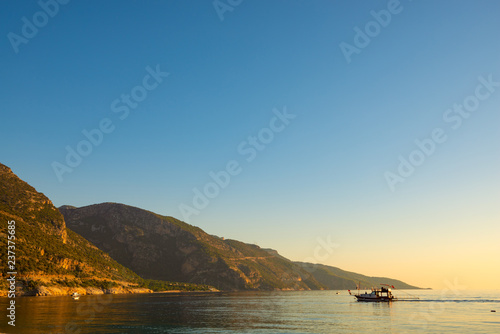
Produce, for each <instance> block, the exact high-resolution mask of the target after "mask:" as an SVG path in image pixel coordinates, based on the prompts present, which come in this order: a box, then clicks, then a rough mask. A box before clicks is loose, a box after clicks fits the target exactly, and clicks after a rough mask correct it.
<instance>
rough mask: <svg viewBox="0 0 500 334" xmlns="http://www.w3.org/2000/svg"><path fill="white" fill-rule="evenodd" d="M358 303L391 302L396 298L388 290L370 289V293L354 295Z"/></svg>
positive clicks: (382, 288)
mask: <svg viewBox="0 0 500 334" xmlns="http://www.w3.org/2000/svg"><path fill="white" fill-rule="evenodd" d="M354 297H356V299H357V300H358V302H391V301H393V300H397V298H396V297H395V296H394V295H393V294H392V293H391V289H390V288H384V287H381V288H380V289H372V292H371V293H366V292H365V293H358V294H357V295H354Z"/></svg>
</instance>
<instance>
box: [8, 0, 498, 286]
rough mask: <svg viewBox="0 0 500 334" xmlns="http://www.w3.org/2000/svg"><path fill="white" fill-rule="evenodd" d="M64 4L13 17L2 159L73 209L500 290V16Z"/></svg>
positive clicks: (486, 11)
mask: <svg viewBox="0 0 500 334" xmlns="http://www.w3.org/2000/svg"><path fill="white" fill-rule="evenodd" d="M66 1H67V0H64V1H63V0H59V2H55V0H42V1H41V2H40V3H38V2H35V1H2V2H1V3H0V34H1V35H2V36H3V37H2V39H1V43H0V57H1V62H0V75H1V79H2V88H1V90H0V96H1V99H0V110H1V122H0V140H1V142H2V145H1V147H0V159H1V160H0V161H1V162H2V163H4V164H6V165H8V166H9V167H11V168H12V169H13V171H14V172H15V173H16V174H18V175H19V176H20V177H21V178H22V179H24V180H26V181H27V182H29V183H30V184H31V185H33V186H34V187H35V188H36V189H37V190H38V191H41V192H43V193H45V194H46V195H47V196H48V197H49V198H50V199H51V200H52V201H53V202H54V204H55V205H56V206H60V205H64V204H69V205H74V206H84V205H89V204H94V203H101V202H119V203H125V204H129V205H133V206H137V207H141V208H144V209H147V210H151V211H154V212H157V213H160V214H164V215H170V216H174V217H177V218H180V219H185V220H187V221H188V222H189V223H191V224H193V225H197V226H200V227H201V228H203V229H204V230H205V231H207V232H208V233H211V234H216V235H219V236H224V237H226V238H233V239H238V240H241V241H245V242H250V243H256V244H258V245H260V246H262V247H270V248H274V249H277V250H278V251H279V252H280V253H281V254H283V255H284V256H286V257H288V258H290V259H292V260H298V261H301V260H308V261H312V262H320V263H325V264H329V265H334V266H338V267H340V268H343V269H346V270H352V271H356V272H360V273H364V274H367V275H384V276H389V277H394V278H399V279H402V280H404V281H406V282H408V283H410V284H415V285H420V286H424V287H433V288H447V287H449V286H450V284H451V285H453V284H459V285H461V286H465V287H467V288H500V286H499V285H498V282H499V281H500V243H499V242H498V240H499V236H500V224H499V223H500V177H499V170H500V155H499V153H500V140H499V139H500V131H499V125H500V114H499V111H500V109H499V107H500V84H499V82H500V43H499V42H498V41H499V32H500V20H498V14H499V13H500V2H498V1H496V0H491V1H487V0H484V1H480V2H479V1H452V0H448V1H424V0H419V1H409V0H401V1H400V2H397V1H394V0H391V1H264V0H261V1H257V0H252V1H250V0H246V1H239V0H231V1H229V0H220V1H218V2H215V5H214V2H213V1H211V0H207V1H76V0H73V1H70V2H68V3H65V2H66ZM44 8H45V9H44ZM167 73H168V74H167ZM96 129H98V130H96ZM85 131H86V132H85ZM84 132H85V133H87V136H88V137H90V139H88V138H87V137H86V135H85V134H84ZM68 150H69V151H71V152H73V150H74V152H73V153H71V154H69V156H68V152H69V151H68ZM76 155H78V156H76ZM220 171H223V172H222V173H221V172H220ZM211 172H213V173H215V174H212V176H211V174H210V173H211ZM214 175H218V183H216V182H214V180H213V178H214ZM215 178H217V177H215ZM200 194H201V195H200ZM328 244H330V247H328ZM325 245H326V246H325ZM332 245H334V246H332ZM447 282H448V283H447Z"/></svg>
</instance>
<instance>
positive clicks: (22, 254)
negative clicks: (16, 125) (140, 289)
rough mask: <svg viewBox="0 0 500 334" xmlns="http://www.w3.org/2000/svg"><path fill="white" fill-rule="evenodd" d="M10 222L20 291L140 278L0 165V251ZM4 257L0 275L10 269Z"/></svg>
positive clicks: (1, 285)
mask: <svg viewBox="0 0 500 334" xmlns="http://www.w3.org/2000/svg"><path fill="white" fill-rule="evenodd" d="M9 221H15V224H14V225H15V239H13V240H11V242H14V244H12V243H11V246H14V248H12V247H11V250H12V251H13V252H14V256H15V271H16V272H17V276H16V280H17V284H18V288H19V289H22V290H24V293H29V291H35V290H36V289H39V288H40V287H41V286H43V284H47V285H51V286H58V285H61V284H62V285H63V286H65V287H77V286H79V285H84V286H91V285H92V284H102V285H103V286H106V282H109V286H112V287H119V286H121V285H123V284H125V285H126V286H127V287H128V285H129V284H133V283H134V282H136V281H139V280H140V277H139V276H137V275H136V274H135V273H134V272H132V271H131V270H129V269H127V268H125V267H123V266H122V265H120V264H118V263H117V262H116V261H114V260H113V259H112V258H111V257H110V256H109V255H108V254H106V253H104V252H103V251H101V250H99V249H98V248H96V247H95V246H94V245H92V244H91V243H89V242H88V241H87V240H85V239H84V238H82V237H81V236H79V235H77V234H76V233H74V232H73V231H71V230H68V229H67V228H66V224H65V221H64V217H63V216H62V214H61V213H60V212H59V211H58V210H57V208H55V207H54V205H53V204H52V202H51V201H50V200H49V199H48V198H47V197H46V196H45V195H44V194H42V193H40V192H37V191H36V190H35V188H33V187H32V186H30V185H29V184H28V183H26V182H24V181H22V180H21V179H19V178H18V177H17V176H16V175H15V174H14V173H13V172H12V171H11V169H10V168H8V167H7V166H5V165H3V164H0V248H1V249H2V251H5V253H7V231H8V230H7V226H8V222H9ZM5 260H6V256H2V257H1V260H0V277H3V276H4V275H6V273H7V272H9V271H13V270H7V268H8V267H7V263H6V261H5ZM9 264H12V263H9ZM35 278H36V279H35ZM62 278H64V279H62ZM0 281H1V283H0V290H3V291H4V292H5V290H6V288H7V286H6V280H5V278H2V279H1V280H0ZM116 282H123V284H122V283H116ZM41 284H42V285H41ZM28 290H29V291H28ZM20 292H21V291H20Z"/></svg>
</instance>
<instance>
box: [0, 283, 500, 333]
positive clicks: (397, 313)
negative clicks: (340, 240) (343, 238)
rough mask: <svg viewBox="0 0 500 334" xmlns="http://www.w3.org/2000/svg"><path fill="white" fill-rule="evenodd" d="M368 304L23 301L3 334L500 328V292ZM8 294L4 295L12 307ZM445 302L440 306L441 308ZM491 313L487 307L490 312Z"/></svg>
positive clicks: (316, 299)
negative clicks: (446, 299)
mask: <svg viewBox="0 0 500 334" xmlns="http://www.w3.org/2000/svg"><path fill="white" fill-rule="evenodd" d="M424 293H427V294H429V296H430V297H429V298H427V299H425V298H424V300H422V301H421V302H401V301H400V302H393V303H360V302H357V301H355V300H354V298H353V297H352V296H349V295H335V293H334V292H331V291H305V292H270V293H264V292H258V293H257V292H255V293H234V294H208V295H207V294H202V295H194V294H189V295H171V294H146V295H104V296H82V297H81V298H80V300H78V301H75V300H73V299H71V297H69V296H68V297H25V298H17V299H16V311H17V312H16V315H17V319H16V327H15V329H14V328H11V327H10V326H8V325H7V322H6V321H3V322H2V323H1V324H0V332H2V333H5V332H7V333H23V334H31V333H34V334H38V333H44V334H45V333H81V334H85V333H199V332H204V333H235V332H240V333H256V332H258V333H277V332H282V333H283V332H285V333H294V332H295V333H330V332H335V333H352V332H370V333H390V332H393V333H406V332H426V333H428V332H432V330H433V331H434V333H446V332H450V333H452V332H454V331H455V330H456V329H457V326H459V327H460V328H462V329H465V328H467V327H468V326H471V324H475V325H478V324H479V325H480V326H483V328H491V327H492V326H498V323H499V322H498V321H499V317H498V315H500V313H491V312H490V309H493V308H494V307H495V306H494V305H492V304H491V303H492V302H493V303H497V304H496V305H497V306H498V300H499V298H500V296H498V293H497V294H495V296H497V297H491V294H490V295H487V297H488V298H487V299H485V298H483V299H481V298H479V301H482V302H479V301H478V302H475V300H476V299H478V298H473V297H467V298H466V299H464V301H463V302H443V301H442V300H438V299H437V298H436V297H437V296H438V295H437V293H436V292H422V294H424ZM7 302H8V299H6V298H0V307H1V308H2V309H4V310H5V308H6V306H7ZM437 304H439V305H437ZM485 310H487V312H485Z"/></svg>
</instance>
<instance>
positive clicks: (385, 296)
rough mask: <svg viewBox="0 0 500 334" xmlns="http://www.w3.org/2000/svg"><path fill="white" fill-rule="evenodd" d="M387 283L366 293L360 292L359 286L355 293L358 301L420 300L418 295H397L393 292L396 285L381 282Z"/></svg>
mask: <svg viewBox="0 0 500 334" xmlns="http://www.w3.org/2000/svg"><path fill="white" fill-rule="evenodd" d="M381 285H385V286H383V287H381V288H380V289H373V288H372V291H371V292H370V293H368V292H365V293H360V292H359V286H358V293H357V294H355V295H354V297H356V300H357V301H358V302H392V301H396V300H418V299H419V298H418V297H416V296H412V295H410V294H408V295H409V297H396V296H394V295H393V294H392V291H391V288H393V289H395V287H394V285H389V284H381ZM347 291H349V294H350V295H352V294H351V290H347Z"/></svg>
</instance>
